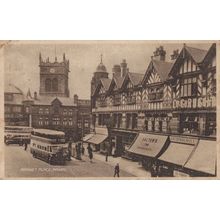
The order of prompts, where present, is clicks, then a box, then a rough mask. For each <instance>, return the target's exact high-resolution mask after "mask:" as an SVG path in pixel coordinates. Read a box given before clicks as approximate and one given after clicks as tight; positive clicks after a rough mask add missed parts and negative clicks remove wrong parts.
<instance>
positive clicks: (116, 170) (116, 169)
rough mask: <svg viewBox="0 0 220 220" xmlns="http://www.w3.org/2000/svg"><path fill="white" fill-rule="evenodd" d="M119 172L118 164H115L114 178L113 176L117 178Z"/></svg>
mask: <svg viewBox="0 0 220 220" xmlns="http://www.w3.org/2000/svg"><path fill="white" fill-rule="evenodd" d="M119 172H120V168H119V163H117V164H116V166H115V173H114V177H115V176H117V177H119Z"/></svg>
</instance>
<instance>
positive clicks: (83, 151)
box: [82, 145, 85, 155]
mask: <svg viewBox="0 0 220 220" xmlns="http://www.w3.org/2000/svg"><path fill="white" fill-rule="evenodd" d="M84 153H85V148H84V146H83V145H82V155H84Z"/></svg>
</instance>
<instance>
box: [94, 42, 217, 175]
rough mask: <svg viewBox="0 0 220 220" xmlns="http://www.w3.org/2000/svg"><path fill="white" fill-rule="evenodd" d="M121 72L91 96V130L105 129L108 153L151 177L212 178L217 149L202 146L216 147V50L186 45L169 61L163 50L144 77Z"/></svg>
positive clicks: (102, 84) (212, 46)
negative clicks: (141, 168)
mask: <svg viewBox="0 0 220 220" xmlns="http://www.w3.org/2000/svg"><path fill="white" fill-rule="evenodd" d="M123 68H124V66H123V65H122V66H121V73H120V71H118V72H117V74H116V73H114V72H113V77H112V79H110V78H100V79H99V83H98V85H97V87H96V89H95V91H94V92H93V94H92V96H91V98H92V100H91V102H92V103H93V105H92V122H93V127H94V128H100V127H107V128H108V136H109V138H108V140H109V142H110V146H112V148H111V152H110V153H111V154H115V155H116V156H121V155H124V156H126V157H133V159H138V160H141V161H142V163H143V165H145V167H146V169H150V170H151V171H152V175H155V176H160V175H161V176H178V175H189V176H209V175H210V176H215V175H216V168H215V163H216V161H215V156H213V158H214V159H213V158H212V159H211V162H210V160H209V162H205V161H206V160H207V155H211V154H212V155H214V153H216V152H215V150H214V149H215V147H214V148H211V147H207V148H205V147H204V146H205V145H208V146H210V145H215V144H216V142H215V141H216V44H215V43H213V44H212V45H210V47H209V49H208V50H204V49H200V48H194V47H191V46H189V45H188V44H187V45H186V44H184V45H183V47H182V49H181V50H180V52H179V51H178V50H175V51H174V53H173V54H172V55H171V60H170V61H166V51H165V50H164V48H163V47H162V46H161V47H159V48H157V49H156V51H155V52H154V54H153V56H152V57H151V61H150V63H149V65H148V67H147V69H146V71H145V73H144V74H141V73H132V72H130V71H129V70H128V69H126V70H125V69H123ZM126 68H127V64H126ZM140 138H142V139H140ZM204 141H205V142H207V143H206V144H204ZM152 144H153V145H154V146H155V147H154V148H152V149H151V146H153V145H152ZM159 145H161V146H159ZM155 149H157V150H155ZM154 151H155V152H154ZM197 155H199V156H197ZM200 155H201V156H200ZM178 157H179V158H178ZM198 158H199V159H198ZM203 162H204V164H200V163H203ZM201 167H206V168H201ZM207 167H208V168H207Z"/></svg>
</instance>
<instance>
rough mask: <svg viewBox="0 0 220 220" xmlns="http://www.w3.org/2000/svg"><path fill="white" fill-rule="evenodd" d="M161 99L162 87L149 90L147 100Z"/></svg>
mask: <svg viewBox="0 0 220 220" xmlns="http://www.w3.org/2000/svg"><path fill="white" fill-rule="evenodd" d="M162 98H163V87H156V88H150V89H149V100H160V99H162Z"/></svg>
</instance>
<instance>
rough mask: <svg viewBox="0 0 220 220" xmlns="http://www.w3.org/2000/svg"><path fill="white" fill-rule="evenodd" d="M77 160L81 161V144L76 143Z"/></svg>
mask: <svg viewBox="0 0 220 220" xmlns="http://www.w3.org/2000/svg"><path fill="white" fill-rule="evenodd" d="M77 159H79V160H82V158H81V143H80V142H79V143H78V150H77Z"/></svg>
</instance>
